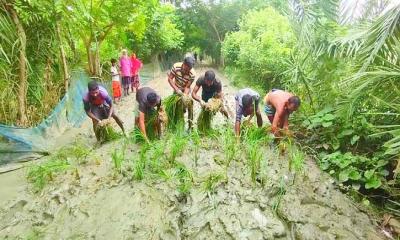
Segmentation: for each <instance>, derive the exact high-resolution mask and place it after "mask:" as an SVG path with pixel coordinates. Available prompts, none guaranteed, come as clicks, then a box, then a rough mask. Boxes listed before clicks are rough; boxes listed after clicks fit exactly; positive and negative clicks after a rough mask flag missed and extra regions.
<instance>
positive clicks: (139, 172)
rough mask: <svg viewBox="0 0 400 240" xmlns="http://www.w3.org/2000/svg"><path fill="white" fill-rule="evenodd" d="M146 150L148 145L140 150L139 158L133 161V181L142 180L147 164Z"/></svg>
mask: <svg viewBox="0 0 400 240" xmlns="http://www.w3.org/2000/svg"><path fill="white" fill-rule="evenodd" d="M147 150H148V145H145V146H143V147H142V148H141V149H140V152H139V156H138V158H137V159H136V161H135V166H134V172H133V179H136V180H142V179H143V178H144V174H145V170H146V162H147Z"/></svg>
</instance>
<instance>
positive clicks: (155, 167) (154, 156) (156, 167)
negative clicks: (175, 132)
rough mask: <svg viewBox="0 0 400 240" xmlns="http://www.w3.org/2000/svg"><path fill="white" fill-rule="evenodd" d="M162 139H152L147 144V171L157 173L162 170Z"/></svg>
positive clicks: (163, 143)
mask: <svg viewBox="0 0 400 240" xmlns="http://www.w3.org/2000/svg"><path fill="white" fill-rule="evenodd" d="M165 146H166V144H165V142H164V141H154V142H152V143H151V145H149V148H150V150H149V153H148V157H149V171H151V172H152V173H156V174H158V173H159V172H161V171H162V170H163V162H162V161H163V159H164V151H165Z"/></svg>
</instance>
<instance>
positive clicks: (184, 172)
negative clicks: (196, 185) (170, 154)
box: [175, 163, 193, 195]
mask: <svg viewBox="0 0 400 240" xmlns="http://www.w3.org/2000/svg"><path fill="white" fill-rule="evenodd" d="M175 169H176V173H175V176H176V178H177V180H178V191H179V192H180V193H182V194H184V195H187V194H188V193H189V192H190V190H191V188H192V182H193V175H192V173H191V172H190V171H189V170H188V169H187V168H186V166H185V165H184V164H182V163H177V165H176V168H175Z"/></svg>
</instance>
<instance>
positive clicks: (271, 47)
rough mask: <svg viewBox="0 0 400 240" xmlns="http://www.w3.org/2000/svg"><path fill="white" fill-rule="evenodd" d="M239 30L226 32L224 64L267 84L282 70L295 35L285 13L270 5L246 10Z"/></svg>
mask: <svg viewBox="0 0 400 240" xmlns="http://www.w3.org/2000/svg"><path fill="white" fill-rule="evenodd" d="M239 25H240V30H239V31H237V32H232V33H230V34H228V35H227V36H226V38H225V41H224V43H223V45H222V53H223V55H224V58H225V59H226V60H227V61H226V64H227V65H228V66H236V67H238V68H239V69H241V71H244V72H245V73H248V74H247V76H251V78H252V79H249V80H251V81H253V82H258V81H259V80H261V81H263V84H264V85H266V86H267V87H268V88H269V87H270V86H271V83H270V82H271V81H273V80H275V79H279V75H280V74H281V73H282V72H283V71H284V69H285V64H284V61H285V60H286V59H287V58H288V57H289V56H290V53H291V52H292V46H293V45H294V42H295V38H294V34H293V32H292V30H291V28H290V25H289V21H288V19H287V18H286V17H284V16H282V15H280V14H279V13H278V12H277V11H275V10H274V9H273V8H271V7H268V8H265V9H263V10H258V11H255V10H253V11H249V12H248V13H247V14H246V15H245V16H244V17H243V18H242V21H241V22H240V23H239Z"/></svg>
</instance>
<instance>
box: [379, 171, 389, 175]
mask: <svg viewBox="0 0 400 240" xmlns="http://www.w3.org/2000/svg"><path fill="white" fill-rule="evenodd" d="M379 174H381V175H382V176H384V177H387V176H389V171H388V170H386V169H382V170H380V171H379Z"/></svg>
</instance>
